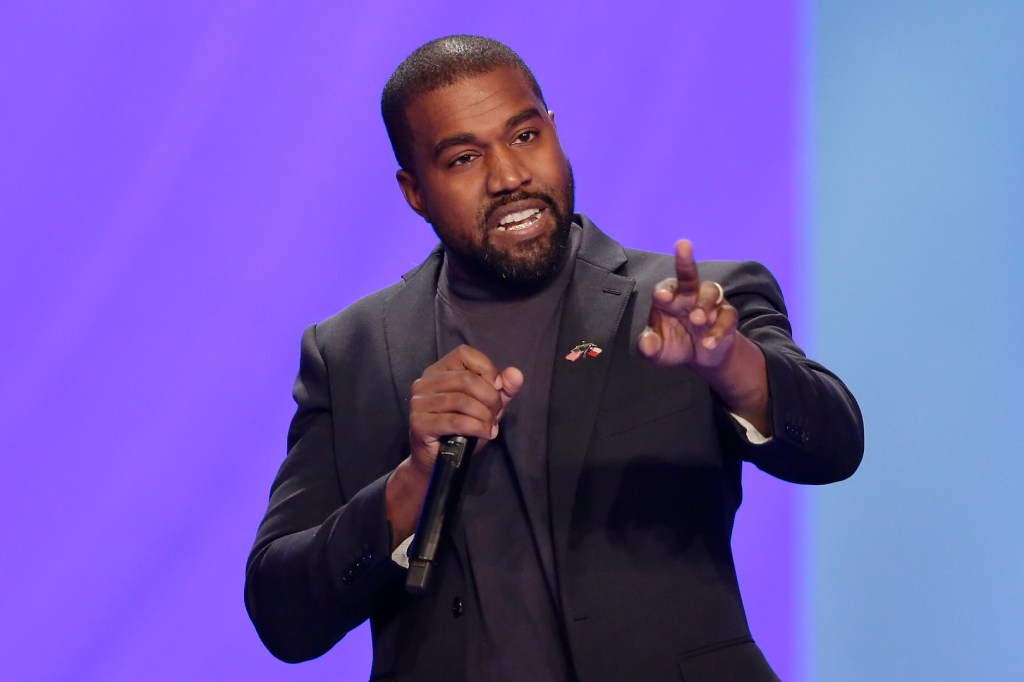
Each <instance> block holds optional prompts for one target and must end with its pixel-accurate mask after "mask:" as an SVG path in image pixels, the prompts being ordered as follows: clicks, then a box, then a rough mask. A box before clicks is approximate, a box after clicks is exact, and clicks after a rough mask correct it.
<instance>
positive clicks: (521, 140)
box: [512, 129, 540, 144]
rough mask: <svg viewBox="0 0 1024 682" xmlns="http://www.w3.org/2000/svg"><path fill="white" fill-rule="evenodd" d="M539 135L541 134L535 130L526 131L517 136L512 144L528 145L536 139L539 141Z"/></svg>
mask: <svg viewBox="0 0 1024 682" xmlns="http://www.w3.org/2000/svg"><path fill="white" fill-rule="evenodd" d="M539 134H540V133H539V132H538V131H536V130H533V129H530V130H524V131H522V132H521V133H519V134H518V135H516V137H515V140H514V141H513V142H512V144H527V143H529V142H533V141H534V140H535V139H537V135H539Z"/></svg>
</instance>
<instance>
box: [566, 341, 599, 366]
mask: <svg viewBox="0 0 1024 682" xmlns="http://www.w3.org/2000/svg"><path fill="white" fill-rule="evenodd" d="M600 354H601V348H600V347H598V345H597V344H596V343H590V342H589V341H584V342H583V343H581V344H579V345H578V346H576V347H574V348H573V349H572V350H571V351H569V354H568V355H566V356H565V359H566V360H568V361H569V362H576V361H577V360H579V359H580V358H582V357H590V358H596V357H597V356H598V355H600Z"/></svg>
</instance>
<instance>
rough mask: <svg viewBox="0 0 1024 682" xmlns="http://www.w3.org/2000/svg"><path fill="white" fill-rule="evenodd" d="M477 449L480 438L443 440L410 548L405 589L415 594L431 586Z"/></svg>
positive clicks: (446, 437)
mask: <svg viewBox="0 0 1024 682" xmlns="http://www.w3.org/2000/svg"><path fill="white" fill-rule="evenodd" d="M475 446H476V438H469V437H467V436H445V437H444V438H442V439H441V449H440V451H439V452H438V453H437V459H436V460H435V461H434V470H433V471H432V472H431V474H430V485H429V486H428V487H427V495H426V498H425V499H424V500H423V508H422V509H421V510H420V518H419V522H418V523H417V524H416V536H415V537H414V538H413V539H412V544H411V545H410V547H409V572H408V573H407V574H406V577H405V589H406V591H407V592H409V593H411V594H423V593H424V592H425V591H426V590H427V586H428V585H429V584H430V578H431V576H432V575H433V573H434V567H435V566H436V561H435V557H436V556H437V546H438V544H439V542H440V539H441V531H442V530H443V529H444V524H445V519H446V518H447V517H448V516H450V515H453V514H454V512H455V506H456V504H457V503H458V501H459V493H460V492H461V490H462V481H463V479H465V477H466V469H467V468H468V467H469V457H470V455H471V454H472V453H473V448H474V447H475Z"/></svg>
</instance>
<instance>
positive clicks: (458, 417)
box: [409, 412, 497, 454]
mask: <svg viewBox="0 0 1024 682" xmlns="http://www.w3.org/2000/svg"><path fill="white" fill-rule="evenodd" d="M496 429H497V425H496V424H495V423H494V422H492V421H491V420H490V419H487V420H480V419H476V418H474V417H471V416H469V415H466V414H462V413H460V412H415V413H413V414H411V415H410V417H409V431H410V433H411V434H412V437H413V439H414V440H419V441H420V442H421V443H422V444H423V445H426V446H428V447H429V448H430V449H431V450H432V451H433V452H432V453H431V454H436V449H435V447H434V446H436V444H437V442H438V440H439V439H440V438H442V437H444V436H451V435H459V436H469V437H473V438H482V439H484V440H486V439H489V438H493V437H494V435H497V431H496ZM492 434H494V435H492Z"/></svg>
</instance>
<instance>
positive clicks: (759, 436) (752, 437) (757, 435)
mask: <svg viewBox="0 0 1024 682" xmlns="http://www.w3.org/2000/svg"><path fill="white" fill-rule="evenodd" d="M729 415H730V416H731V417H732V418H733V419H735V420H736V423H737V424H739V425H740V426H742V427H743V431H744V432H745V434H746V436H747V440H748V441H749V442H750V444H751V445H764V444H765V443H770V442H771V440H772V437H771V436H766V435H764V434H763V433H761V432H760V431H758V430H757V428H756V427H755V426H754V425H753V424H751V423H750V422H748V421H747V420H746V419H744V418H743V417H741V416H739V415H738V414H736V413H735V412H730V413H729ZM406 564H408V561H406Z"/></svg>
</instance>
